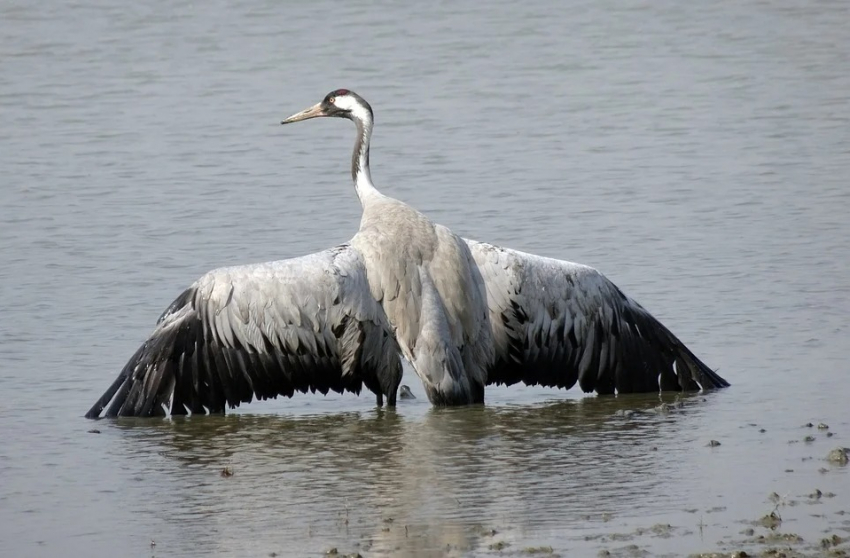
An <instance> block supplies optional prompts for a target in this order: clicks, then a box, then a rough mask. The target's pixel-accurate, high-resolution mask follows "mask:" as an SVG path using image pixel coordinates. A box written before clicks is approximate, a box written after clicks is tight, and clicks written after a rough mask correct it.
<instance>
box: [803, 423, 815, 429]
mask: <svg viewBox="0 0 850 558" xmlns="http://www.w3.org/2000/svg"><path fill="white" fill-rule="evenodd" d="M813 426H814V424H812V423H810V422H807V423H806V424H804V425H803V427H804V428H811V427H813Z"/></svg>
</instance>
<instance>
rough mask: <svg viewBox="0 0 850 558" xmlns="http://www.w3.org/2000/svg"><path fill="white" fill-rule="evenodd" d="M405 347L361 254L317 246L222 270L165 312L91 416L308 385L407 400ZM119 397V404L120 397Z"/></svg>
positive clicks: (216, 405)
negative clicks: (401, 390)
mask: <svg viewBox="0 0 850 558" xmlns="http://www.w3.org/2000/svg"><path fill="white" fill-rule="evenodd" d="M401 374H402V371H401V362H400V359H399V348H398V345H397V344H396V341H395V337H394V336H393V334H392V330H391V328H390V326H389V325H388V322H387V319H386V316H385V315H384V312H383V310H382V309H381V307H380V306H379V305H378V304H377V303H376V302H375V300H374V299H373V298H372V296H371V294H370V291H369V284H368V282H367V280H366V270H365V267H364V265H363V261H362V258H361V256H360V254H359V253H358V252H357V251H356V250H354V249H353V248H351V247H350V246H348V245H343V246H339V247H336V248H332V249H330V250H325V251H323V252H319V253H316V254H311V255H308V256H303V257H300V258H294V259H289V260H282V261H276V262H268V263H261V264H254V265H246V266H237V267H226V268H221V269H217V270H214V271H211V272H209V273H207V274H206V275H204V276H203V277H201V278H200V279H199V280H198V281H196V282H195V283H194V284H193V285H192V286H191V287H189V288H188V289H186V291H184V292H183V294H181V295H180V296H179V297H178V298H177V299H176V300H175V301H174V302H173V303H172V304H171V306H169V307H168V309H167V310H166V311H165V313H163V315H162V316H161V317H160V319H159V322H158V323H157V326H156V328H155V329H154V330H153V333H151V335H150V337H149V338H148V340H147V341H145V343H144V344H143V345H142V346H141V347H140V348H139V350H138V351H136V354H134V355H133V357H132V358H131V359H130V361H129V362H128V363H127V365H126V366H125V367H124V369H123V370H122V371H121V373H120V374H119V375H118V378H117V379H116V380H115V382H114V383H113V384H112V385H111V386H110V388H109V389H108V390H106V392H105V393H104V394H103V395H102V396H101V398H100V399H99V400H98V401H97V403H95V404H94V406H93V407H92V408H91V410H89V412H88V413H87V414H86V416H87V417H89V418H96V417H98V416H100V414H101V412H102V411H103V409H104V408H105V407H106V406H107V405H109V406H108V408H106V415H107V416H152V415H164V414H166V411H167V408H168V407H169V403H170V411H171V414H173V415H178V414H186V413H187V412H192V413H203V412H205V411H208V412H211V413H218V412H224V410H225V406H226V405H227V406H230V407H231V408H232V407H236V406H238V405H239V404H240V403H247V402H250V401H251V400H252V399H253V397H257V398H258V399H267V398H273V397H276V396H278V395H285V396H287V397H291V396H292V395H293V394H294V393H295V392H296V391H301V392H306V391H307V390H311V391H314V392H315V391H320V392H321V393H325V394H326V393H327V392H328V391H329V390H334V391H337V392H340V393H341V392H343V391H351V392H354V393H359V392H360V390H361V387H362V385H363V384H365V385H366V387H367V388H369V389H370V390H371V391H373V392H374V393H375V394H377V397H378V403H379V404H382V403H383V398H382V395H387V396H388V398H389V404H391V405H392V404H395V397H396V395H395V394H396V390H397V388H398V385H399V383H400V382H401ZM110 401H111V404H110Z"/></svg>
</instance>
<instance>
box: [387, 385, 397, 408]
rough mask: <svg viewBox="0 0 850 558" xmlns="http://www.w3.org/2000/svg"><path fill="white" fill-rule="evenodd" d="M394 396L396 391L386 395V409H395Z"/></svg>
mask: <svg viewBox="0 0 850 558" xmlns="http://www.w3.org/2000/svg"><path fill="white" fill-rule="evenodd" d="M396 394H398V390H397V389H395V390H393V391H391V392H390V394H389V395H387V407H395V398H396Z"/></svg>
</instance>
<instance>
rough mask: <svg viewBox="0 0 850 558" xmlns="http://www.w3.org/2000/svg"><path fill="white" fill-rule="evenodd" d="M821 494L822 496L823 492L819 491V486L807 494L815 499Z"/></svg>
mask: <svg viewBox="0 0 850 558" xmlns="http://www.w3.org/2000/svg"><path fill="white" fill-rule="evenodd" d="M821 496H823V492H821V491H820V488H815V491H814V492H812V493H811V494H809V498H813V499H815V500H819V499H820V497H821Z"/></svg>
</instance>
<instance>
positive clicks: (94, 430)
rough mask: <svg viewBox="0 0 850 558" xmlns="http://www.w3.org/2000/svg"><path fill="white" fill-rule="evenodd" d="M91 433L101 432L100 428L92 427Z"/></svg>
mask: <svg viewBox="0 0 850 558" xmlns="http://www.w3.org/2000/svg"><path fill="white" fill-rule="evenodd" d="M89 434H100V430H98V429H97V428H92V429H91V430H89Z"/></svg>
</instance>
